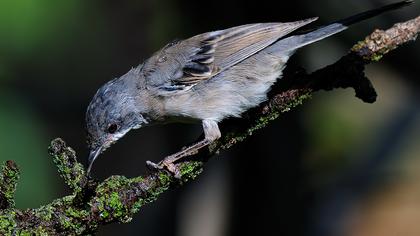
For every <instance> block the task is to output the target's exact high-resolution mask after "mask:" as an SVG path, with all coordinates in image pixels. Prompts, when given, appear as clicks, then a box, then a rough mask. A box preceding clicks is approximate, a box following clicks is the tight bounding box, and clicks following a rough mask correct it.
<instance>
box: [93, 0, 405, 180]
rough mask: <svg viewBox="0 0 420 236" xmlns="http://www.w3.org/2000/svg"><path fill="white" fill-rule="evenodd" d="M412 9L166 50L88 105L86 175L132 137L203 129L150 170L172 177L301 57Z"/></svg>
mask: <svg viewBox="0 0 420 236" xmlns="http://www.w3.org/2000/svg"><path fill="white" fill-rule="evenodd" d="M412 2H413V1H408V0H407V1H401V2H396V3H392V4H389V5H385V6H382V7H379V8H376V9H373V10H369V11H365V12H362V13H359V14H356V15H353V16H350V17H348V18H345V19H343V20H339V21H336V22H333V23H331V24H328V25H325V26H321V27H317V28H315V29H312V30H309V31H308V30H307V31H299V30H298V29H299V28H301V27H303V26H305V25H308V24H310V23H312V22H314V21H315V20H317V19H318V18H317V17H315V18H309V19H305V20H299V21H294V22H286V23H256V24H247V25H241V26H236V27H232V28H228V29H224V30H217V31H212V32H207V33H202V34H199V35H196V36H193V37H190V38H188V39H184V40H178V41H175V42H172V43H169V44H167V45H166V46H164V47H163V48H162V49H160V50H159V51H157V52H156V53H154V54H153V55H152V56H151V57H150V58H148V59H147V60H145V61H144V62H143V63H141V64H140V65H138V66H136V67H134V68H132V69H131V70H130V71H128V72H127V73H126V74H124V75H122V76H121V77H119V78H115V79H113V80H111V81H109V82H107V83H105V84H104V85H103V86H101V87H100V88H99V89H98V91H97V92H96V94H95V95H94V97H93V99H92V100H91V102H90V103H89V105H88V107H87V111H86V118H85V119H86V131H87V145H88V148H89V157H88V168H87V173H88V175H90V171H91V169H92V164H93V163H94V161H95V160H96V159H97V157H98V156H99V155H100V154H101V153H103V152H104V151H105V150H106V149H107V148H109V147H110V146H111V145H112V144H113V143H115V142H116V141H118V140H119V139H121V138H122V137H123V136H124V135H125V134H127V133H128V132H129V131H131V130H134V129H139V128H142V127H145V126H151V125H158V124H167V123H172V122H197V123H200V122H201V124H202V128H203V131H204V139H203V140H202V141H199V142H197V143H195V144H193V145H192V146H189V147H187V148H185V149H183V150H182V151H180V152H178V153H175V154H173V155H171V156H170V158H165V159H164V160H163V161H161V162H160V163H158V164H154V163H152V162H149V164H150V165H152V166H154V167H155V168H160V169H162V168H165V169H167V170H168V171H170V172H173V173H174V171H175V168H174V163H175V162H176V161H178V159H180V158H181V157H183V155H184V154H185V153H187V152H189V151H191V150H194V149H200V148H202V147H205V146H207V145H209V144H211V143H213V142H214V141H216V140H217V139H219V138H220V137H221V132H220V130H219V127H218V124H219V122H221V121H222V120H224V119H226V118H228V117H240V116H241V114H242V113H244V112H245V111H247V110H248V109H250V108H253V107H256V106H258V105H259V104H260V103H262V102H263V101H265V100H266V99H267V93H268V91H269V90H270V88H271V86H272V85H273V84H274V83H275V82H276V81H277V80H279V79H281V77H282V71H283V69H284V68H285V67H286V63H287V61H288V59H289V58H290V57H291V56H292V55H293V54H294V53H295V52H296V50H297V49H299V48H301V47H303V46H306V45H308V44H311V43H314V42H317V41H319V40H322V39H324V38H326V37H329V36H331V35H334V34H337V33H339V32H341V31H343V30H346V29H347V28H348V27H349V26H350V25H352V24H354V23H357V22H359V21H362V20H365V19H368V18H371V17H374V16H377V15H379V14H381V13H384V12H386V11H390V10H394V9H398V8H401V7H403V6H407V5H409V4H411V3H412ZM174 174H176V173H174Z"/></svg>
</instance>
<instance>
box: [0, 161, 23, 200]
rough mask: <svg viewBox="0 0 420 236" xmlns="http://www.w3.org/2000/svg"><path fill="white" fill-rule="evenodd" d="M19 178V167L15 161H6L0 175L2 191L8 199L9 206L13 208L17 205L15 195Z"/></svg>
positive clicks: (0, 188) (0, 189)
mask: <svg viewBox="0 0 420 236" xmlns="http://www.w3.org/2000/svg"><path fill="white" fill-rule="evenodd" d="M18 180H19V169H18V168H17V166H16V164H15V163H14V162H13V161H6V162H5V163H4V164H3V166H2V173H1V177H0V182H1V183H2V185H0V191H1V194H2V195H3V197H4V198H5V199H6V201H7V204H8V205H7V207H8V208H13V207H14V206H15V201H14V196H15V191H16V185H17V182H18Z"/></svg>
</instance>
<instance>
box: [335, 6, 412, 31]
mask: <svg viewBox="0 0 420 236" xmlns="http://www.w3.org/2000/svg"><path fill="white" fill-rule="evenodd" d="M413 2H414V1H413V0H406V1H401V2H396V3H391V4H389V5H385V6H382V7H378V8H376V9H373V10H370V11H365V12H362V13H359V14H356V15H353V16H350V17H347V18H345V19H342V20H339V21H336V22H334V23H339V24H342V25H345V26H350V25H352V24H355V23H358V22H360V21H364V20H367V19H369V18H372V17H375V16H377V15H380V14H382V13H384V12H387V11H393V10H396V9H399V8H402V7H405V6H408V5H411V4H412V3H413Z"/></svg>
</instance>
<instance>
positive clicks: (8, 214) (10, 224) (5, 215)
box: [0, 210, 16, 235]
mask: <svg viewBox="0 0 420 236" xmlns="http://www.w3.org/2000/svg"><path fill="white" fill-rule="evenodd" d="M15 216H16V212H15V211H13V210H5V211H2V212H1V214H0V235H11V233H12V232H13V229H15V228H16V221H15Z"/></svg>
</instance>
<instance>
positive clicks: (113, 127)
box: [108, 124, 118, 134]
mask: <svg viewBox="0 0 420 236" xmlns="http://www.w3.org/2000/svg"><path fill="white" fill-rule="evenodd" d="M117 129H118V125H117V124H110V125H109V126H108V133H110V134H113V133H115V132H116V131H117Z"/></svg>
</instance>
